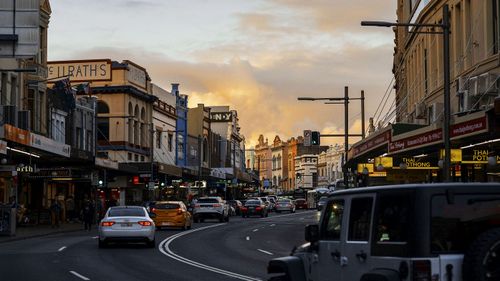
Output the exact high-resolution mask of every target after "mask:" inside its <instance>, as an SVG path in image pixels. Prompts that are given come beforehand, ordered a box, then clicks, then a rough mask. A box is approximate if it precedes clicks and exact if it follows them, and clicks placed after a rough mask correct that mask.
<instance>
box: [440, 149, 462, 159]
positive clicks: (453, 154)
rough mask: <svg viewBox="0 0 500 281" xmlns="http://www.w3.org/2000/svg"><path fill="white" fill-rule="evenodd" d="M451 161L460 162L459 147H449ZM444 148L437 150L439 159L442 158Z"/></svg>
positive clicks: (460, 152)
mask: <svg viewBox="0 0 500 281" xmlns="http://www.w3.org/2000/svg"><path fill="white" fill-rule="evenodd" d="M450 154H451V159H450V161H451V162H461V161H462V150H461V149H450ZM445 155H446V154H445V153H444V149H441V150H440V151H439V159H444V156H445Z"/></svg>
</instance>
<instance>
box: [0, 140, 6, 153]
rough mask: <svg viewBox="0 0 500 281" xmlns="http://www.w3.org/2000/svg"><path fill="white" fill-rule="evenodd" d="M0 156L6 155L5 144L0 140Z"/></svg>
mask: <svg viewBox="0 0 500 281" xmlns="http://www.w3.org/2000/svg"><path fill="white" fill-rule="evenodd" d="M0 154H7V142H6V141H3V140H0Z"/></svg>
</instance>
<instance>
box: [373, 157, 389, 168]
mask: <svg viewBox="0 0 500 281" xmlns="http://www.w3.org/2000/svg"><path fill="white" fill-rule="evenodd" d="M379 164H382V166H383V167H384V168H392V157H375V167H378V165H379Z"/></svg>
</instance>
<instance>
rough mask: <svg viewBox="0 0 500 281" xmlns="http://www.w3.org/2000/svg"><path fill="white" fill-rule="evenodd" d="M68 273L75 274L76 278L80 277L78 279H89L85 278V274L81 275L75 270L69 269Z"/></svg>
mask: <svg viewBox="0 0 500 281" xmlns="http://www.w3.org/2000/svg"><path fill="white" fill-rule="evenodd" d="M69 273H71V274H73V275H75V276H76V277H78V278H80V279H82V280H90V279H89V278H87V277H85V276H83V275H81V274H79V273H78V272H75V271H73V270H71V271H70V272H69Z"/></svg>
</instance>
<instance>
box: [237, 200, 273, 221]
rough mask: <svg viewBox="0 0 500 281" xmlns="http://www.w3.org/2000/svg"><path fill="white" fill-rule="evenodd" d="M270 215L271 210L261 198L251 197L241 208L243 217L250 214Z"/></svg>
mask: <svg viewBox="0 0 500 281" xmlns="http://www.w3.org/2000/svg"><path fill="white" fill-rule="evenodd" d="M268 215H269V211H268V209H267V206H266V204H265V203H264V202H262V200H260V199H250V200H247V201H246V202H245V206H243V207H242V208H241V216H242V217H244V218H245V217H247V218H248V217H250V216H260V217H267V216H268Z"/></svg>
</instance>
